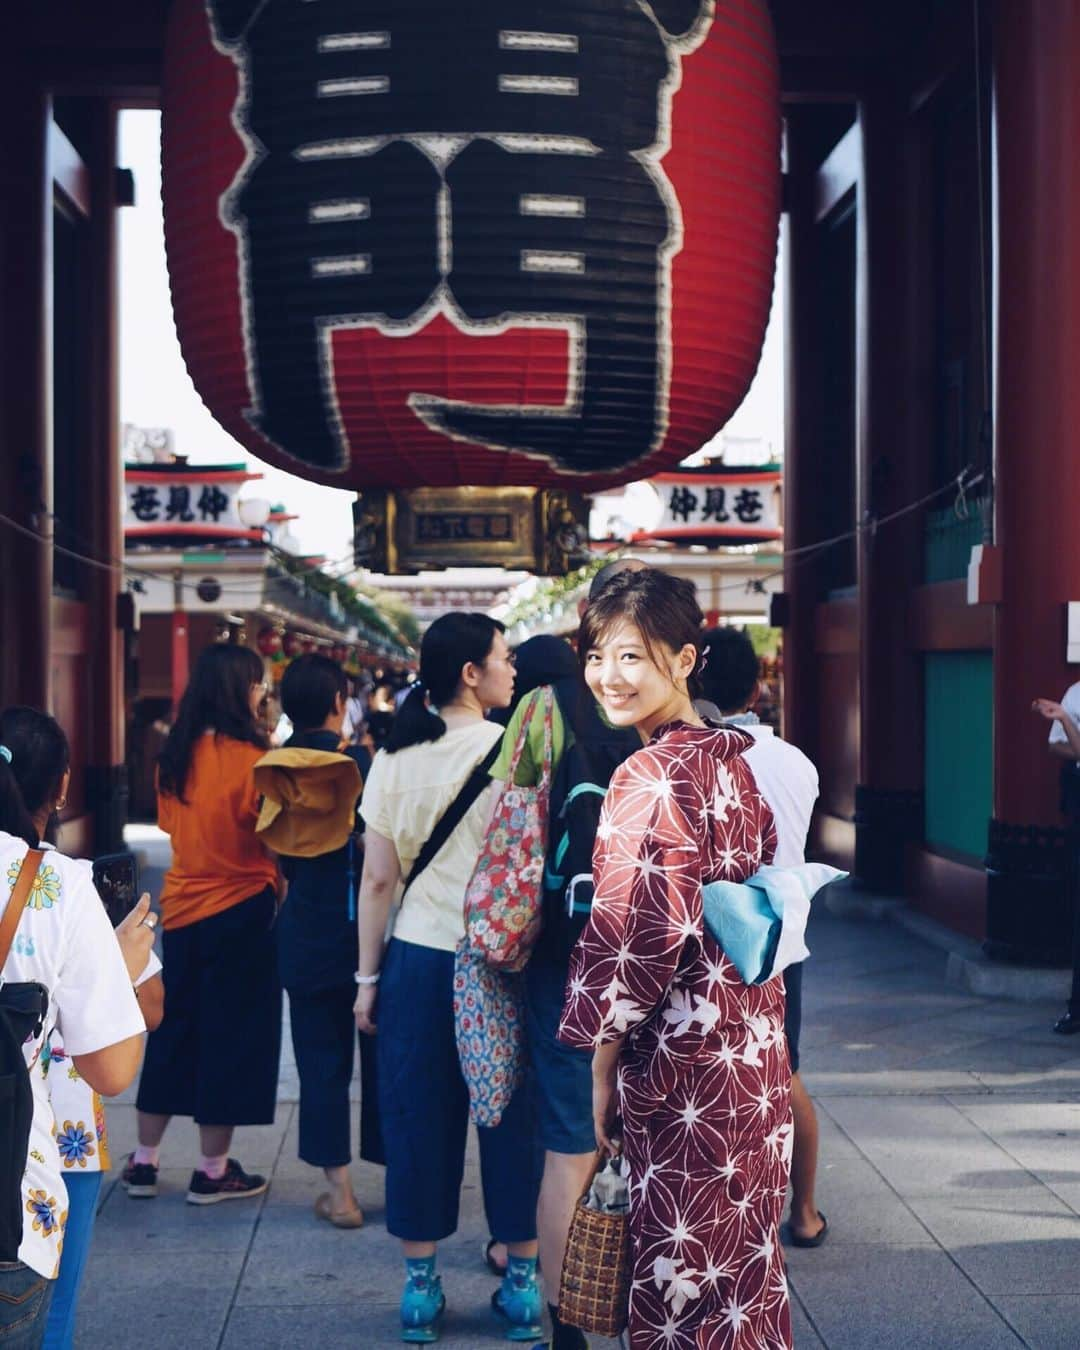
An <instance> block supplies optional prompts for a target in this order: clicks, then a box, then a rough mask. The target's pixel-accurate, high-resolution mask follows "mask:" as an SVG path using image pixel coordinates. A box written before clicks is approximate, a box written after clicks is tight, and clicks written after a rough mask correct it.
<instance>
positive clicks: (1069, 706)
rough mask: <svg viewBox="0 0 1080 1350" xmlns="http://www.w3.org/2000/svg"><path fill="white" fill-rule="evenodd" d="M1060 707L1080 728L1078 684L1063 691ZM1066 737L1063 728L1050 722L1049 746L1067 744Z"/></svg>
mask: <svg viewBox="0 0 1080 1350" xmlns="http://www.w3.org/2000/svg"><path fill="white" fill-rule="evenodd" d="M1061 706H1062V707H1063V708H1064V709H1065V711H1066V712H1067V713H1068V714H1069V716H1070V717H1071V718H1072V720H1073V721H1074V722H1075V723H1076V725H1077V726H1078V727H1080V684H1071V685H1069V687H1068V689H1066V691H1065V697H1064V698H1063V699H1062V700H1061ZM1068 740H1069V738H1068V736H1066V734H1065V728H1064V727H1063V726H1062V725H1061V723H1060V722H1051V724H1050V744H1051V745H1062V744H1067V743H1068Z"/></svg>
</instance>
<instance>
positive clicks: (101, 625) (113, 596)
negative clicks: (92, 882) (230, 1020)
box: [85, 99, 128, 853]
mask: <svg viewBox="0 0 1080 1350" xmlns="http://www.w3.org/2000/svg"><path fill="white" fill-rule="evenodd" d="M88 131H89V136H88V141H89V169H90V184H91V213H90V258H91V264H90V266H91V290H90V308H91V319H90V330H91V333H92V335H93V337H92V341H91V343H90V351H89V390H88V395H89V397H88V404H89V409H88V411H89V419H88V420H89V426H88V427H87V453H88V455H89V456H91V458H92V462H91V464H90V465H89V466H88V472H87V474H86V479H85V481H86V485H87V503H86V507H87V523H88V532H89V537H90V539H91V540H92V542H93V546H94V552H95V554H96V556H97V557H99V558H104V559H120V558H122V557H123V556H124V535H123V529H122V526H121V517H120V511H121V508H120V503H121V499H122V494H123V486H124V485H123V471H122V466H121V451H120V412H119V380H118V373H117V372H118V366H119V355H118V351H119V323H118V319H117V220H116V212H117V203H116V181H117V179H116V151H117V112H116V108H115V107H114V106H113V105H112V104H111V102H110V101H108V100H106V99H100V100H98V101H97V102H96V103H95V104H94V107H93V109H92V110H90V111H89V112H88ZM86 583H87V592H86V597H87V601H88V604H89V611H90V614H91V625H92V633H93V641H92V644H91V647H90V651H89V654H88V656H89V659H88V666H89V674H90V694H91V700H92V708H93V714H92V717H91V726H90V734H89V736H88V738H87V747H86V748H87V766H86V776H87V799H88V805H89V806H90V807H91V809H92V811H93V814H94V846H95V851H97V852H99V853H101V852H106V851H113V850H116V849H119V848H121V847H123V830H124V825H125V823H126V820H127V800H128V790H127V770H126V766H125V762H124V759H125V754H124V745H125V735H124V732H125V726H124V718H125V705H124V645H123V634H122V632H121V631H120V627H119V623H118V604H117V600H118V596H119V594H120V593H121V592H122V591H123V589H124V578H123V576H121V575H119V574H118V573H117V572H115V571H105V570H104V569H99V568H92V569H88V575H87V578H86Z"/></svg>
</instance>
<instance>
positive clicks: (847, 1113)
mask: <svg viewBox="0 0 1080 1350" xmlns="http://www.w3.org/2000/svg"><path fill="white" fill-rule="evenodd" d="M810 945H811V947H812V949H813V958H812V961H811V964H810V965H809V966H808V967H807V975H806V982H805V983H806V1016H805V1022H804V1030H803V1066H804V1073H805V1076H806V1080H807V1083H808V1084H809V1086H810V1089H811V1091H812V1092H813V1094H814V1096H815V1098H816V1100H817V1104H818V1109H819V1112H820V1116H821V1126H822V1139H821V1176H820V1187H819V1199H820V1203H821V1207H822V1208H823V1209H824V1210H825V1212H826V1213H827V1214H828V1216H829V1222H830V1229H831V1236H830V1239H829V1241H828V1243H827V1244H826V1245H825V1246H824V1247H822V1248H820V1249H819V1250H817V1251H793V1252H791V1253H790V1254H789V1271H790V1276H791V1284H792V1289H793V1295H794V1299H793V1301H794V1307H795V1340H796V1345H797V1346H798V1347H799V1350H812V1348H816V1347H821V1346H826V1347H829V1350H892V1348H893V1347H897V1348H899V1347H904V1348H905V1350H997V1347H1020V1346H1025V1345H1026V1346H1030V1347H1032V1348H1033V1350H1076V1347H1077V1346H1080V1043H1077V1042H1076V1041H1068V1040H1064V1041H1063V1040H1062V1039H1061V1038H1059V1037H1055V1036H1053V1035H1051V1034H1050V1032H1049V1026H1050V1023H1051V1021H1052V1020H1053V1017H1054V1015H1055V1014H1056V1013H1057V1011H1058V1008H1057V1007H1056V1005H1051V1004H1016V1003H1012V1004H1010V1003H1004V1002H993V1001H990V1000H986V999H981V998H977V997H975V996H973V995H970V994H968V993H965V992H963V991H960V990H958V989H955V988H953V987H951V986H949V985H948V984H946V982H945V960H946V958H945V954H944V953H943V952H941V951H938V950H937V949H935V948H933V947H931V946H929V945H927V944H926V943H925V942H923V941H922V940H921V939H920V938H918V937H916V936H914V935H913V934H911V933H909V932H906V931H905V930H903V929H901V928H900V927H898V926H895V925H893V924H891V923H878V924H874V923H855V922H851V921H847V920H842V919H838V918H834V917H833V916H831V915H830V914H828V913H827V912H825V911H824V910H821V911H820V912H819V913H818V915H817V916H816V917H815V919H814V921H813V924H812V929H811V935H810ZM236 1053H237V1054H238V1055H239V1054H242V1053H243V1047H242V1046H237V1047H236ZM417 1090H418V1091H421V1090H422V1088H421V1086H420V1085H418V1088H417ZM295 1117H296V1081H295V1071H294V1069H293V1066H292V1064H291V1057H287V1058H286V1061H285V1062H284V1063H283V1068H282V1082H281V1092H280V1104H279V1107H278V1113H277V1119H276V1121H275V1123H274V1125H273V1126H267V1127H265V1128H262V1129H247V1130H241V1131H239V1132H238V1135H237V1144H236V1148H235V1152H237V1153H238V1154H239V1156H240V1157H241V1158H242V1159H243V1161H244V1163H245V1164H246V1165H248V1166H250V1167H256V1168H260V1169H263V1170H268V1171H269V1172H270V1173H271V1175H272V1177H273V1182H272V1185H271V1187H270V1190H269V1192H268V1193H267V1195H266V1196H264V1197H263V1198H261V1199H259V1200H256V1201H251V1202H239V1203H237V1204H236V1205H222V1206H218V1207H216V1208H211V1209H197V1208H195V1207H193V1206H188V1205H185V1204H184V1202H183V1192H184V1189H185V1187H186V1181H187V1175H188V1169H189V1168H190V1166H191V1162H192V1158H193V1156H194V1153H195V1134H194V1130H193V1128H192V1126H191V1125H190V1124H189V1123H188V1122H180V1123H178V1124H177V1125H176V1126H174V1129H173V1133H172V1134H171V1135H170V1136H169V1138H168V1140H167V1150H166V1154H165V1168H164V1170H163V1172H162V1194H161V1196H160V1197H159V1198H158V1199H157V1200H155V1201H133V1200H129V1199H128V1198H127V1197H126V1196H125V1195H124V1194H123V1192H122V1191H121V1190H120V1189H119V1187H118V1186H117V1184H116V1181H115V1174H114V1175H113V1176H111V1177H110V1178H109V1179H108V1180H107V1183H106V1188H105V1190H104V1192H103V1203H102V1211H101V1216H100V1219H99V1221H98V1227H97V1231H96V1235H95V1240H94V1248H93V1251H92V1253H91V1258H90V1263H89V1269H88V1273H87V1278H86V1285H85V1292H84V1295H83V1300H82V1306H81V1310H80V1318H79V1327H78V1335H77V1340H76V1344H77V1346H78V1347H80V1350H90V1348H91V1347H98V1346H106V1347H109V1348H110V1350H125V1348H126V1347H132V1348H134V1347H143V1346H150V1347H155V1350H168V1348H169V1347H173V1346H176V1347H184V1350H202V1347H206V1350H212V1348H217V1347H220V1348H221V1350H256V1348H258V1350H271V1348H276V1347H282V1348H283V1350H284V1348H285V1347H290V1348H291V1347H294V1346H304V1345H311V1346H319V1347H320V1350H323V1348H324V1347H325V1348H327V1350H333V1348H334V1347H339V1346H340V1347H350V1350H367V1347H372V1348H374V1347H391V1346H394V1345H397V1344H400V1342H399V1341H398V1340H397V1337H396V1303H397V1297H398V1292H399V1262H398V1256H397V1253H396V1250H395V1244H394V1242H393V1241H392V1240H391V1239H389V1238H388V1237H387V1235H386V1232H385V1230H384V1228H383V1213H382V1184H381V1176H380V1173H379V1171H378V1169H376V1168H373V1167H369V1166H364V1165H360V1166H357V1167H356V1169H355V1175H356V1182H357V1189H358V1193H359V1196H360V1200H361V1203H362V1204H363V1206H364V1208H365V1210H366V1212H367V1215H368V1224H367V1227H366V1228H365V1229H363V1230H362V1231H360V1232H338V1231H336V1230H333V1229H331V1228H330V1227H329V1225H327V1224H324V1223H318V1222H316V1221H315V1219H314V1218H313V1217H312V1214H311V1204H312V1201H313V1200H314V1198H315V1196H316V1195H317V1194H318V1192H319V1190H320V1189H321V1187H320V1182H319V1179H318V1178H317V1177H316V1176H315V1175H314V1174H313V1172H312V1171H311V1169H310V1168H307V1167H305V1166H303V1165H302V1164H301V1163H299V1162H298V1161H297V1159H296V1118H295ZM110 1122H111V1132H112V1135H113V1142H114V1145H115V1152H116V1154H117V1155H118V1156H119V1155H120V1154H121V1153H122V1152H124V1151H126V1150H127V1149H128V1148H129V1147H131V1142H132V1139H133V1133H134V1125H133V1108H132V1106H131V1105H130V1103H120V1104H116V1105H113V1106H112V1107H110ZM465 1186H466V1189H465V1192H464V1195H463V1206H462V1223H461V1231H460V1232H459V1234H458V1235H457V1237H455V1238H454V1239H453V1240H451V1241H449V1242H447V1243H446V1244H445V1246H444V1248H443V1251H442V1254H441V1257H440V1264H441V1269H442V1272H443V1276H444V1283H445V1286H446V1289H447V1293H448V1296H449V1301H450V1312H449V1315H448V1317H447V1321H446V1326H445V1334H444V1338H443V1340H442V1342H441V1344H442V1345H443V1346H445V1347H447V1350H473V1347H481V1346H486V1345H493V1344H495V1343H496V1333H495V1331H494V1328H493V1326H492V1323H491V1319H490V1315H489V1314H488V1312H487V1311H486V1309H487V1301H488V1298H489V1296H490V1292H491V1290H492V1288H493V1281H492V1279H491V1278H490V1276H488V1275H487V1273H486V1272H485V1271H484V1269H483V1267H482V1265H481V1262H480V1251H481V1246H482V1242H483V1239H484V1237H485V1230H484V1225H483V1219H482V1215H481V1207H480V1192H479V1183H478V1177H477V1173H476V1162H475V1153H472V1154H471V1155H470V1160H469V1166H468V1172H467V1176H466V1181H465ZM594 1344H595V1345H596V1350H612V1343H606V1342H604V1343H594Z"/></svg>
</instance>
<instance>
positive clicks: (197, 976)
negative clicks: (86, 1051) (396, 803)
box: [123, 645, 281, 1205]
mask: <svg viewBox="0 0 1080 1350" xmlns="http://www.w3.org/2000/svg"><path fill="white" fill-rule="evenodd" d="M265 692H266V686H265V683H264V680H263V666H262V662H261V660H260V659H259V657H258V656H256V654H255V653H254V652H253V651H251V650H250V649H249V648H247V647H237V646H231V645H220V646H214V647H208V648H207V649H206V650H205V651H203V652H202V653H201V655H200V656H199V659H198V661H197V662H196V664H195V669H194V671H193V672H192V676H191V682H190V684H189V685H188V687H187V691H186V692H185V694H184V697H183V698H182V699H181V701H180V709H179V712H178V714H177V718H176V722H175V724H174V726H173V728H172V730H171V731H170V732H169V737H168V739H167V740H166V742H165V746H164V748H163V749H162V752H161V756H160V758H159V760H158V824H159V825H160V826H161V828H162V829H163V830H164V831H165V832H166V833H167V834H168V835H169V838H170V840H171V842H172V853H173V857H172V866H171V867H170V868H169V871H168V872H167V873H166V876H165V885H164V888H163V889H162V892H161V920H162V928H163V930H164V937H163V940H162V945H163V952H162V955H163V960H164V966H165V970H164V979H165V1017H164V1020H163V1021H162V1023H161V1026H160V1027H159V1028H158V1029H157V1031H155V1032H154V1033H153V1034H152V1035H151V1036H150V1038H149V1040H148V1042H147V1047H146V1060H145V1062H144V1064H143V1071H142V1078H141V1080H140V1082H139V1095H138V1100H137V1102H136V1105H137V1107H138V1129H139V1147H138V1148H137V1149H136V1151H135V1152H134V1153H133V1154H132V1155H131V1156H130V1157H129V1159H128V1162H127V1166H126V1167H125V1168H124V1172H123V1183H124V1186H125V1188H126V1190H127V1192H128V1194H129V1195H131V1196H135V1197H150V1196H154V1195H156V1194H157V1176H158V1161H159V1153H160V1147H161V1140H162V1137H163V1136H164V1134H165V1129H166V1127H167V1126H168V1123H169V1120H170V1118H171V1117H172V1116H191V1117H193V1118H194V1120H195V1123H196V1124H197V1125H198V1127H199V1138H200V1148H201V1149H202V1158H201V1160H200V1162H199V1166H198V1167H197V1168H196V1169H195V1171H194V1172H192V1174H191V1183H190V1185H189V1187H188V1193H187V1199H188V1202H189V1204H193V1205H211V1204H216V1203H217V1201H219V1200H233V1199H240V1198H243V1197H245V1196H249V1195H259V1194H261V1193H262V1192H263V1191H265V1190H266V1185H267V1183H266V1180H265V1178H263V1177H260V1176H252V1175H249V1174H248V1173H247V1172H245V1171H244V1169H243V1168H242V1167H241V1166H240V1164H239V1163H238V1162H237V1161H236V1159H235V1158H230V1157H229V1156H228V1155H229V1146H230V1144H231V1143H232V1135H233V1129H234V1127H235V1126H237V1125H268V1124H271V1123H272V1122H273V1119H274V1105H275V1101H276V1097H277V1078H278V1059H279V1056H280V1051H281V985H280V983H279V981H278V974H277V963H276V958H275V951H274V939H273V924H274V916H275V913H276V904H277V889H278V868H277V863H276V862H275V861H274V859H273V858H272V857H271V856H270V854H269V853H267V851H266V849H264V848H263V846H262V844H261V843H260V842H259V840H258V839H257V838H256V836H255V822H256V820H257V819H258V798H257V796H256V792H255V780H254V776H253V772H252V770H253V769H254V766H255V762H256V761H257V760H258V759H260V758H261V757H262V756H263V754H264V753H265V752H266V749H267V744H268V743H267V740H266V736H265V734H264V733H263V731H262V730H261V728H260V726H259V723H258V720H257V719H258V708H259V704H260V702H261V700H262V698H263V695H264V694H265Z"/></svg>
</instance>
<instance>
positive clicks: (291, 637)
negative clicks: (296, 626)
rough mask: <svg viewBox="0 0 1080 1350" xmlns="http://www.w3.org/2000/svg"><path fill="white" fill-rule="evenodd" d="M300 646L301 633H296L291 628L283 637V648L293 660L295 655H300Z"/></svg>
mask: <svg viewBox="0 0 1080 1350" xmlns="http://www.w3.org/2000/svg"><path fill="white" fill-rule="evenodd" d="M300 648H301V642H300V634H299V633H294V632H293V631H292V629H291V628H290V629H289V631H288V632H287V633H286V634H285V636H284V637H283V638H282V639H281V650H282V651H283V652H284V653H285V655H286V656H287V657H288V658H289V660H290V661H291V660H292V659H293V657H294V656H299V655H300Z"/></svg>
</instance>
